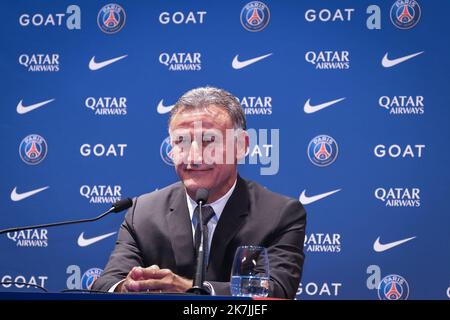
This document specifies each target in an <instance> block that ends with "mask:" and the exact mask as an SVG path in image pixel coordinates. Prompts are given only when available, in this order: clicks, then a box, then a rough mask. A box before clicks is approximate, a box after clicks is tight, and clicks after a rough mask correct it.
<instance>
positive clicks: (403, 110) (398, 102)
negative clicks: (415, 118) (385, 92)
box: [378, 96, 425, 115]
mask: <svg viewBox="0 0 450 320" xmlns="http://www.w3.org/2000/svg"><path fill="white" fill-rule="evenodd" d="M423 100H424V98H423V96H392V97H390V96H382V97H380V98H379V99H378V105H379V106H380V107H382V108H384V109H386V110H387V111H388V112H389V114H394V115H410V114H412V115H415V114H417V115H422V114H424V113H425V105H424V101H423Z"/></svg>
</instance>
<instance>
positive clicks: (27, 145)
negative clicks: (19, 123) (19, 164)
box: [19, 134, 48, 165]
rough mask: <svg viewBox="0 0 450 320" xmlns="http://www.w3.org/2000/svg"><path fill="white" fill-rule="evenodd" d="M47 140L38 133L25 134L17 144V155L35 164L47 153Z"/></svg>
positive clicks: (27, 162)
mask: <svg viewBox="0 0 450 320" xmlns="http://www.w3.org/2000/svg"><path fill="white" fill-rule="evenodd" d="M47 150H48V148H47V142H46V141H45V139H44V138H42V137H41V136H40V135H38V134H30V135H29V136H26V137H25V138H24V139H23V140H22V142H21V143H20V146H19V155H20V158H21V159H22V161H23V162H25V163H26V164H30V165H36V164H38V163H40V162H42V160H44V158H45V156H46V155H47Z"/></svg>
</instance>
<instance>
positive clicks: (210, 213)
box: [194, 206, 216, 262]
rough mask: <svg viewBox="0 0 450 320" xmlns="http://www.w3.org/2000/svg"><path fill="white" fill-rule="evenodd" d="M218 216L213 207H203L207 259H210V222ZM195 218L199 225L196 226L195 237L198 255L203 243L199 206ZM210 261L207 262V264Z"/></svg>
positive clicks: (204, 249)
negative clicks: (201, 242)
mask: <svg viewBox="0 0 450 320" xmlns="http://www.w3.org/2000/svg"><path fill="white" fill-rule="evenodd" d="M215 215H216V214H215V212H214V209H213V208H212V207H211V206H204V207H202V216H203V251H204V252H205V257H206V259H208V257H209V255H208V254H209V250H208V222H209V220H211V218H212V217H214V216H215ZM194 217H195V218H196V221H197V225H196V226H195V235H194V239H195V242H194V249H195V255H197V252H198V247H199V246H200V241H201V232H200V223H199V220H200V219H199V218H198V206H197V207H196V208H195V210H194ZM207 261H208V260H206V262H207Z"/></svg>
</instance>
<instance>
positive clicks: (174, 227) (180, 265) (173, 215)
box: [167, 184, 195, 277]
mask: <svg viewBox="0 0 450 320" xmlns="http://www.w3.org/2000/svg"><path fill="white" fill-rule="evenodd" d="M167 224H168V229H169V234H168V236H169V238H170V241H171V243H172V248H173V253H174V257H175V262H176V266H177V271H176V272H177V273H178V274H179V275H183V276H186V277H192V276H193V275H194V271H195V262H194V243H193V235H192V225H191V219H190V216H189V210H188V207H187V203H186V192H185V190H184V187H183V185H182V184H180V188H179V189H178V190H177V191H175V192H174V196H173V200H171V204H170V207H169V213H168V214H167Z"/></svg>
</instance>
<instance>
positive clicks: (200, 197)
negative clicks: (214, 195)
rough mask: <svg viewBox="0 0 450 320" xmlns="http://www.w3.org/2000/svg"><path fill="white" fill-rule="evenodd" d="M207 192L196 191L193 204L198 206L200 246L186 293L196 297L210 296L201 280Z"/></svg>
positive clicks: (203, 261)
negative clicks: (204, 207) (191, 285)
mask: <svg viewBox="0 0 450 320" xmlns="http://www.w3.org/2000/svg"><path fill="white" fill-rule="evenodd" d="M208 196H209V192H208V190H207V189H198V190H197V193H196V194H195V202H197V204H198V220H199V221H198V223H200V245H199V246H198V251H197V265H196V269H195V278H194V285H193V287H192V288H190V289H188V290H187V291H186V292H187V293H193V294H198V295H210V294H211V293H210V292H209V291H208V290H206V289H205V287H204V285H203V279H204V278H205V270H206V264H205V250H204V248H203V228H204V227H203V213H202V207H203V205H204V204H205V203H206V202H207V201H208Z"/></svg>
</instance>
